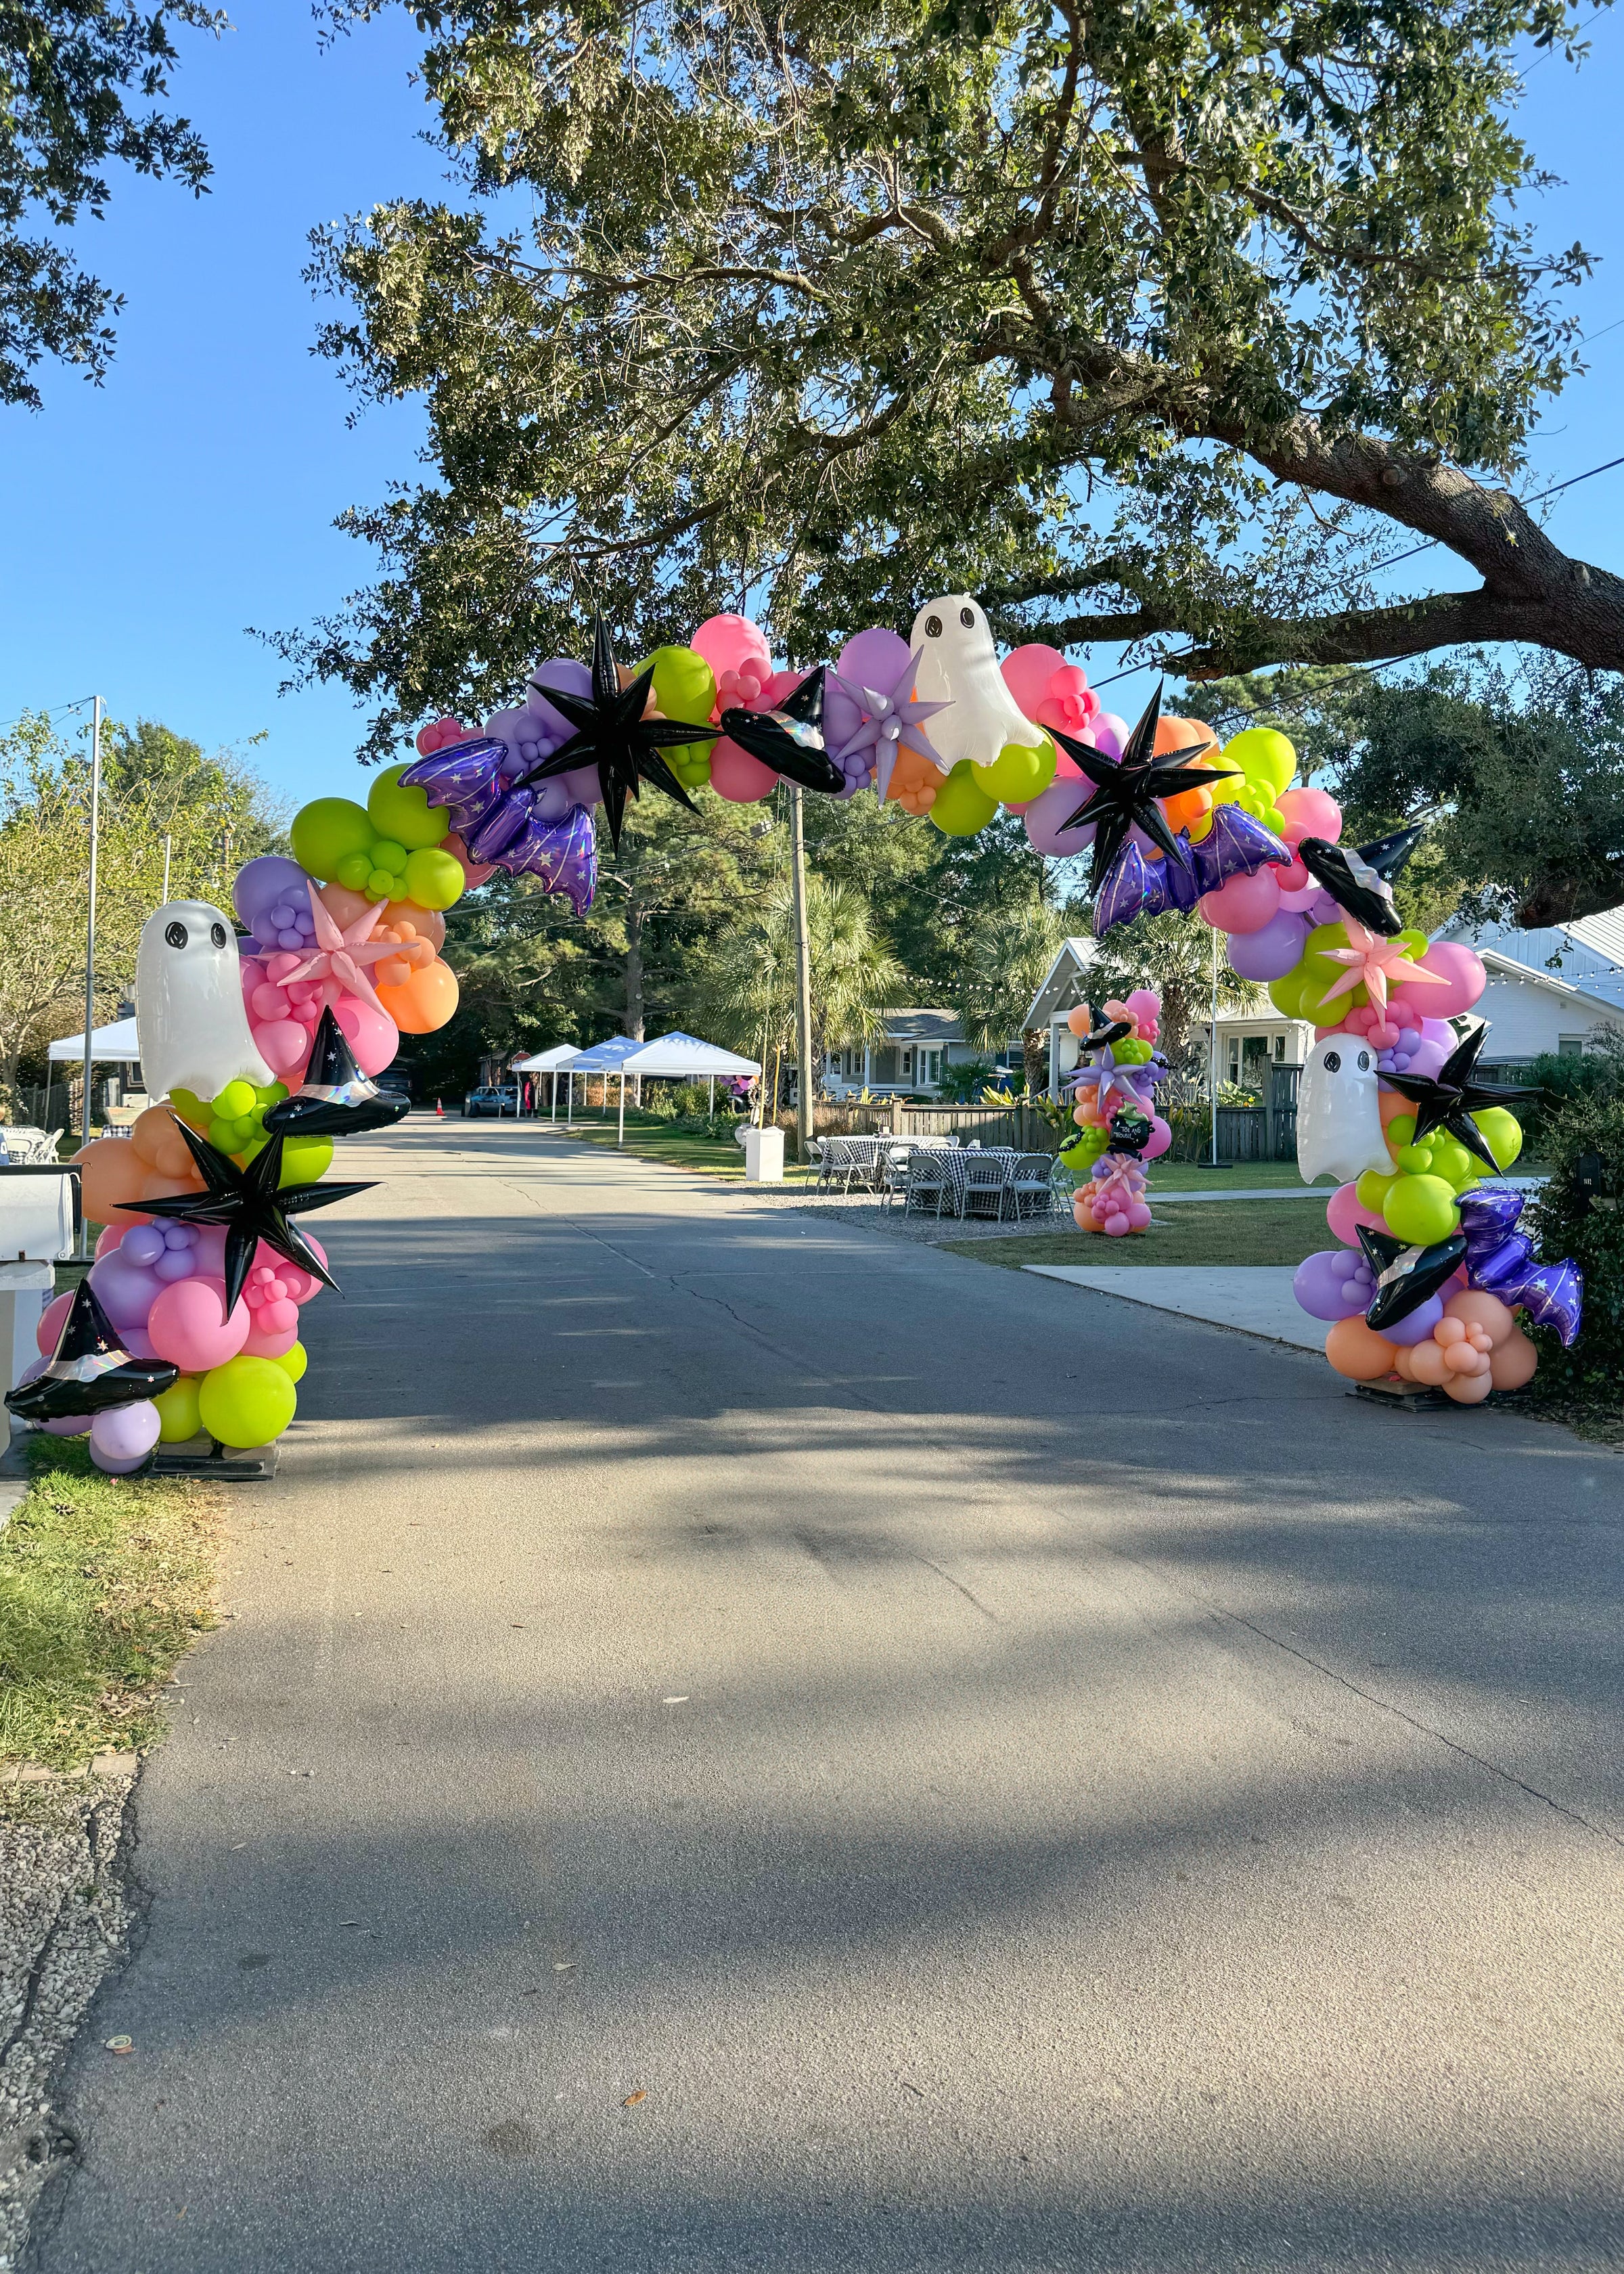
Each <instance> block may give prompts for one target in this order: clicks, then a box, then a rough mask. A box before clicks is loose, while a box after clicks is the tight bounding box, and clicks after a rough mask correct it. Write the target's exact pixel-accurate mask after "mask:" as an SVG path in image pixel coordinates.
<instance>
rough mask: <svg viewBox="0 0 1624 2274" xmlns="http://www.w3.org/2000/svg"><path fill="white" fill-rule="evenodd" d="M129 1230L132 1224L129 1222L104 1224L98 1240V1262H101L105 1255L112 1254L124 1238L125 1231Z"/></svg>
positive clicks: (96, 1255)
mask: <svg viewBox="0 0 1624 2274" xmlns="http://www.w3.org/2000/svg"><path fill="white" fill-rule="evenodd" d="M129 1230H130V1226H129V1225H128V1224H103V1225H102V1231H101V1234H100V1237H99V1238H98V1239H97V1241H96V1254H95V1260H96V1261H97V1262H98V1263H100V1261H102V1257H103V1256H104V1255H110V1254H112V1252H113V1250H114V1249H115V1248H116V1247H117V1246H118V1244H119V1242H120V1241H121V1240H122V1239H123V1238H124V1234H125V1232H127V1231H129Z"/></svg>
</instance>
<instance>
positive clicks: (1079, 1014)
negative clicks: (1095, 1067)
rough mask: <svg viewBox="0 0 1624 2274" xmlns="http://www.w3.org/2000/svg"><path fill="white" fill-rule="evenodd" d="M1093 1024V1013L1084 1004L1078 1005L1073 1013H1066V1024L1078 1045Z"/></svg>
mask: <svg viewBox="0 0 1624 2274" xmlns="http://www.w3.org/2000/svg"><path fill="white" fill-rule="evenodd" d="M1093 1023H1094V1019H1093V1013H1091V1012H1090V1010H1089V1008H1088V1005H1087V1004H1086V1003H1079V1005H1078V1006H1077V1008H1076V1010H1075V1011H1068V1012H1067V1013H1066V1024H1067V1026H1068V1027H1070V1028H1071V1032H1072V1033H1073V1034H1074V1035H1076V1036H1077V1039H1078V1041H1079V1043H1080V1042H1081V1041H1082V1040H1083V1038H1084V1037H1085V1035H1087V1034H1088V1032H1089V1030H1090V1028H1092V1026H1093Z"/></svg>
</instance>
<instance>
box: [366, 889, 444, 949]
mask: <svg viewBox="0 0 1624 2274" xmlns="http://www.w3.org/2000/svg"><path fill="white" fill-rule="evenodd" d="M381 921H382V922H384V923H386V924H387V926H388V927H389V930H391V931H398V930H400V928H401V926H402V924H410V926H411V928H412V930H413V932H414V933H415V934H416V935H417V937H418V938H419V939H426V940H427V942H428V944H429V945H430V946H431V947H432V949H433V950H434V952H435V953H436V954H438V953H440V949H441V948H442V947H444V945H445V944H446V919H445V917H444V916H443V915H441V914H440V910H439V909H438V908H420V907H418V906H417V902H416V900H391V901H390V903H389V905H388V907H387V908H386V909H385V910H384V912H383V916H382V919H381Z"/></svg>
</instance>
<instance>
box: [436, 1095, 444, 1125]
mask: <svg viewBox="0 0 1624 2274" xmlns="http://www.w3.org/2000/svg"><path fill="white" fill-rule="evenodd" d="M434 1118H435V1120H436V1121H443V1120H444V1119H445V1118H446V1109H445V1107H444V1106H443V1105H442V1104H441V1103H440V1100H439V1098H436V1099H435V1100H434Z"/></svg>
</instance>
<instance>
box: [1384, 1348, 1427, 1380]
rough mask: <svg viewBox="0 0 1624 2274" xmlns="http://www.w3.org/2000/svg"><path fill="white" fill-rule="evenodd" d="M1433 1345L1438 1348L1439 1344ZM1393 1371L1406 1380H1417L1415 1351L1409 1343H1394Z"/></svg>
mask: <svg viewBox="0 0 1624 2274" xmlns="http://www.w3.org/2000/svg"><path fill="white" fill-rule="evenodd" d="M1433 1347H1434V1348H1436V1347H1437V1345H1436V1344H1434V1345H1433ZM1393 1371H1394V1373H1395V1374H1398V1375H1400V1376H1401V1377H1402V1380H1404V1381H1405V1382H1413V1381H1414V1380H1415V1378H1416V1368H1415V1353H1414V1352H1413V1351H1412V1350H1411V1349H1410V1346H1409V1345H1408V1344H1404V1343H1395V1344H1394V1345H1393Z"/></svg>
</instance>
